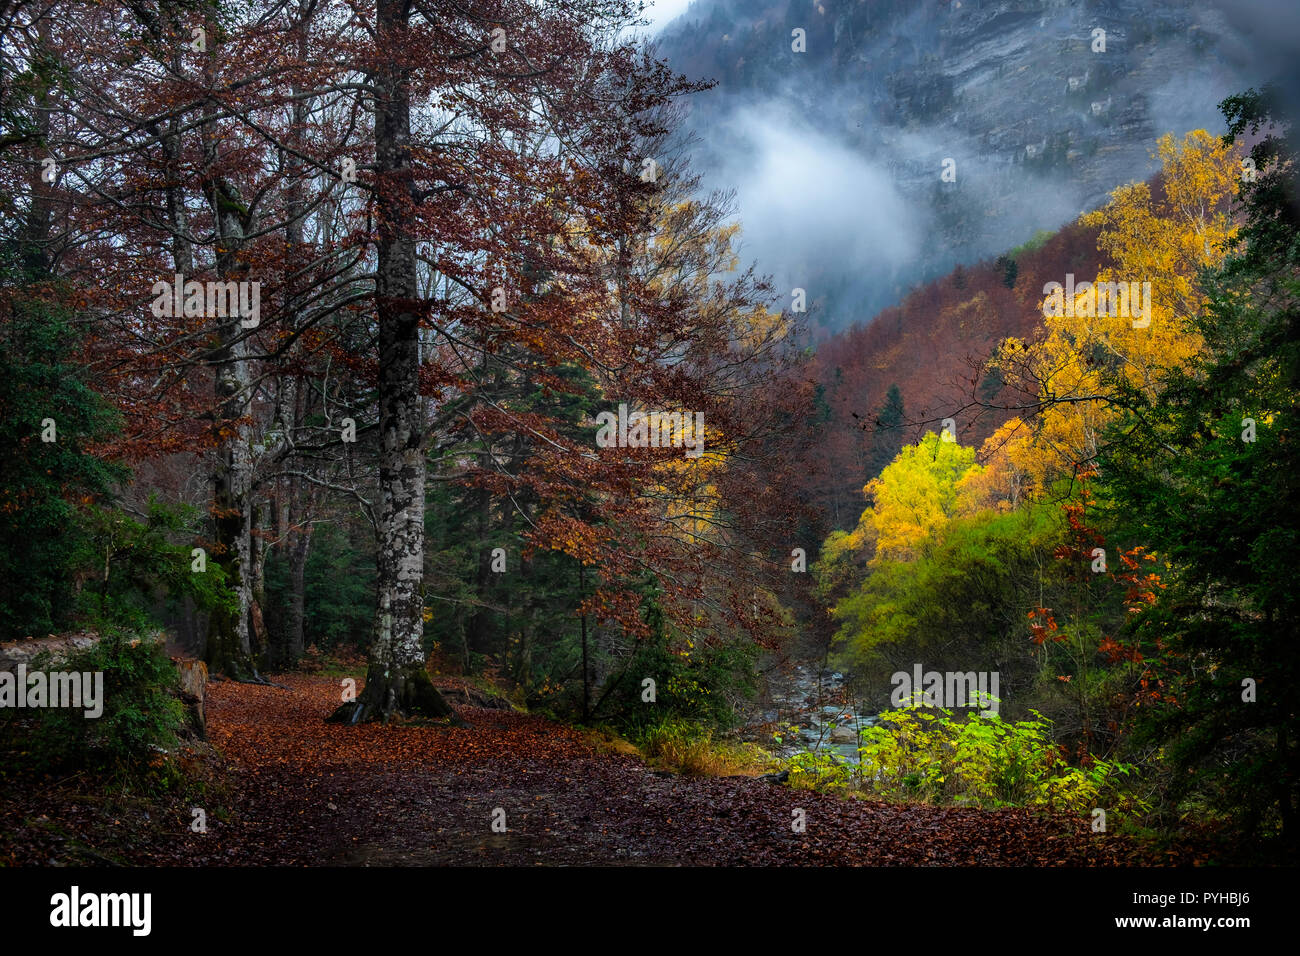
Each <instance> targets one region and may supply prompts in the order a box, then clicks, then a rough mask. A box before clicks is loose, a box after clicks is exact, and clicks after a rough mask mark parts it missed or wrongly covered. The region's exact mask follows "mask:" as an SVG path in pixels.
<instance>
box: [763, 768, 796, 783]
mask: <svg viewBox="0 0 1300 956" xmlns="http://www.w3.org/2000/svg"><path fill="white" fill-rule="evenodd" d="M758 779H759V780H763V781H765V782H767V783H785V782H786V781H787V780H789V779H790V771H789V770H782V771H781V772H780V773H765V774H763V775H762V776H761V777H759V778H758Z"/></svg>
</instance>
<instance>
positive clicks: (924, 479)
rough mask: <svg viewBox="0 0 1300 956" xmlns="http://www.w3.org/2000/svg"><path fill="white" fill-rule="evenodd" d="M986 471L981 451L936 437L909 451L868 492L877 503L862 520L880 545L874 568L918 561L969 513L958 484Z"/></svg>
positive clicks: (865, 535) (919, 443)
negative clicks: (891, 562)
mask: <svg viewBox="0 0 1300 956" xmlns="http://www.w3.org/2000/svg"><path fill="white" fill-rule="evenodd" d="M981 470H982V469H981V466H979V465H977V464H976V463H975V449H973V448H969V447H965V446H963V445H959V444H957V443H956V442H953V441H945V440H943V439H942V438H941V437H940V436H938V435H936V434H934V433H933V432H928V433H927V434H926V435H925V437H924V438H922V439H921V441H920V442H918V443H917V444H915V445H908V446H906V447H904V448H903V450H902V451H900V452H899V453H898V457H897V458H895V459H894V460H893V462H891V463H890V464H889V465H888V466H886V468H885V470H884V471H882V472H881V473H880V477H879V478H876V479H874V480H872V481H871V482H869V483H868V484H867V486H866V488H865V489H863V490H864V492H865V493H866V495H867V497H868V498H869V499H870V501H871V506H870V507H869V508H868V509H867V510H866V511H865V512H864V513H863V516H862V521H863V522H868V523H869V524H870V526H871V531H865V530H864V531H863V536H864V537H870V536H872V535H873V533H874V538H875V542H876V553H875V556H874V557H873V558H872V563H878V562H880V561H885V560H904V561H906V560H912V559H914V558H916V557H917V556H918V554H919V553H920V551H921V549H922V548H923V547H924V545H925V544H926V543H927V542H929V541H934V540H936V539H937V538H938V536H939V533H940V532H941V531H942V530H943V527H944V526H945V525H946V524H947V523H948V522H949V521H951V520H952V519H953V518H954V517H956V516H957V515H958V514H962V513H965V512H964V506H965V505H966V504H967V502H966V501H965V500H963V497H962V496H961V495H960V494H959V493H958V484H959V483H960V482H961V480H962V479H963V478H964V477H966V476H967V475H968V474H970V473H972V472H979V471H981Z"/></svg>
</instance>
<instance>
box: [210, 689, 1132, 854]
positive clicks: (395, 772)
mask: <svg viewBox="0 0 1300 956" xmlns="http://www.w3.org/2000/svg"><path fill="white" fill-rule="evenodd" d="M277 679H278V680H280V681H282V682H283V683H285V684H287V685H288V686H289V688H290V689H289V690H287V691H286V690H278V689H276V688H271V687H257V686H251V685H236V684H230V683H223V684H215V685H213V686H212V688H211V697H210V702H209V730H210V736H211V740H212V743H213V744H215V745H216V746H217V747H218V748H220V749H221V750H222V751H223V752H224V753H225V754H226V756H227V757H228V758H230V760H231V761H232V762H233V764H234V766H235V767H236V768H237V779H238V784H237V787H236V792H235V794H234V799H235V805H236V811H235V813H234V815H233V816H232V817H231V819H229V820H227V821H220V820H210V821H209V832H208V833H207V834H195V835H192V836H188V837H187V844H188V847H187V850H188V852H187V855H191V856H193V857H195V859H194V862H204V861H206V862H209V863H227V864H280V865H284V864H288V865H300V864H317V865H319V864H326V865H331V864H332V865H338V864H353V865H403V864H408V865H440V864H450V865H537V864H548V865H575V864H577V865H582V864H587V865H590V864H643V865H665V864H666V865H671V864H706V865H735V864H806V865H833V864H865V865H890V864H900V865H918V864H920V865H927V864H928V865H952V864H959V865H960V864H979V865H990V864H993V865H996V864H1009V865H1025V864H1028V865H1044V864H1072V865H1081V864H1083V865H1087V864H1093V865H1096V864H1108V863H1121V862H1130V861H1131V862H1137V861H1138V860H1139V857H1137V856H1136V855H1135V853H1136V851H1135V849H1134V848H1133V847H1131V846H1130V845H1129V844H1127V843H1126V842H1125V841H1123V840H1121V839H1119V838H1116V837H1113V836H1107V835H1096V834H1092V833H1091V832H1090V830H1089V827H1088V826H1087V824H1086V822H1084V821H1082V820H1070V819H1063V818H1054V819H1053V818H1045V817H1041V816H1037V815H1034V814H1031V813H1029V812H1027V811H1020V810H1012V811H998V812H987V811H981V810H966V809H943V808H936V807H926V806H894V805H890V804H884V803H875V802H869V801H864V800H846V799H841V798H837V797H831V796H819V795H816V794H812V793H809V792H807V791H794V790H790V789H788V788H786V787H781V786H775V785H772V784H769V783H766V782H763V781H760V780H757V779H751V778H723V779H716V778H692V777H679V776H675V775H664V774H663V773H655V772H653V771H651V770H650V769H648V768H647V767H646V766H645V765H644V764H643V763H642V762H641V761H640V760H639V759H637V758H635V757H630V756H624V755H619V754H613V753H608V752H604V751H602V750H599V749H597V748H596V747H594V746H593V745H591V744H589V743H588V742H587V741H586V740H585V739H584V737H583V736H582V735H581V734H580V733H579V732H577V731H574V730H571V729H569V728H566V727H562V726H558V725H556V724H553V723H550V722H548V721H546V720H543V719H541V718H538V717H528V716H521V715H518V714H513V713H507V712H502V711H490V710H482V709H476V708H465V709H464V710H463V713H464V716H465V717H466V719H467V720H468V721H469V722H470V726H469V727H468V728H447V729H444V728H439V727H388V728H384V727H381V726H374V725H371V726H363V727H354V728H342V727H339V726H336V725H327V724H325V723H323V722H322V718H323V717H324V716H325V715H326V714H328V713H329V712H330V711H331V710H332V709H333V707H334V706H335V705H336V704H337V702H338V700H339V684H338V682H337V681H334V680H330V679H323V678H303V677H284V678H277ZM496 808H501V810H503V811H504V812H505V823H506V826H507V832H505V833H494V832H493V830H492V817H493V812H494V810H495V809H496ZM796 809H801V810H803V811H804V815H805V819H806V829H805V831H804V832H802V833H797V832H795V831H794V828H793V827H792V825H791V824H792V820H794V818H795V814H794V811H795V810H796Z"/></svg>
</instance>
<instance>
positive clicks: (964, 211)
mask: <svg viewBox="0 0 1300 956" xmlns="http://www.w3.org/2000/svg"><path fill="white" fill-rule="evenodd" d="M796 29H802V30H803V31H804V43H805V45H806V52H803V53H796V52H794V51H793V50H792V44H794V43H795V42H796V39H795V38H792V31H794V30H796ZM1097 30H1103V31H1105V34H1104V50H1102V49H1100V47H1101V44H1100V43H1099V42H1098V40H1099V39H1100V34H1096V33H1095V32H1094V31H1097ZM1239 40H1240V38H1239V37H1235V36H1233V35H1232V33H1231V30H1230V28H1229V26H1228V24H1227V21H1226V20H1225V18H1224V16H1223V15H1222V13H1221V12H1220V11H1219V10H1217V9H1216V8H1215V7H1214V6H1212V5H1211V4H1208V3H1205V2H1203V0H1202V2H1188V0H1097V2H1065V0H960V2H958V0H944V2H940V0H701V2H697V3H696V4H694V5H693V6H692V7H691V8H690V9H689V10H688V11H687V13H686V14H684V15H683V16H682V17H681V18H680V19H679V20H677V21H675V22H674V23H672V24H670V25H669V26H668V27H667V28H666V29H665V31H664V32H663V34H662V35H661V37H660V46H661V52H662V53H663V54H664V55H665V56H666V57H667V58H668V59H669V61H670V62H671V63H672V64H673V66H674V67H676V68H677V69H679V70H681V71H682V72H685V73H686V74H688V75H690V76H693V77H708V78H713V79H716V80H717V81H718V86H717V87H716V88H715V89H714V90H712V91H710V92H709V93H706V94H702V95H700V96H699V97H696V98H695V99H694V101H693V102H692V105H691V114H692V119H691V124H692V126H693V127H694V129H695V130H696V131H697V133H699V134H700V136H701V144H700V147H699V149H698V150H697V162H698V163H699V164H701V165H702V167H703V168H704V169H705V170H706V171H709V170H713V171H717V172H719V173H722V174H724V175H720V176H719V177H718V179H719V180H720V181H722V180H725V179H726V178H727V176H728V175H730V176H731V177H733V178H734V177H735V176H736V175H737V170H743V164H744V161H745V156H744V152H745V150H746V143H745V142H744V141H743V132H740V131H738V126H742V125H743V124H736V123H733V122H729V118H733V119H734V117H736V116H737V115H739V114H742V113H743V114H744V115H746V116H752V115H753V114H754V113H757V112H765V113H766V114H767V115H769V116H771V117H772V122H773V123H774V124H775V125H776V126H777V128H780V127H781V125H782V124H787V125H789V127H790V130H791V135H792V136H794V135H799V131H800V130H808V129H811V130H814V131H817V132H818V133H820V134H822V135H824V136H826V137H827V138H828V139H830V140H832V141H834V142H835V143H837V144H841V145H843V146H844V147H845V148H847V149H848V150H850V151H852V153H853V154H856V155H858V156H860V157H862V158H863V160H864V161H865V162H868V163H870V164H871V165H872V167H873V168H877V169H879V170H880V171H881V172H882V174H883V176H884V177H885V179H886V180H887V181H888V182H889V183H890V184H891V186H892V188H893V189H894V190H896V191H897V193H898V195H899V196H900V197H901V198H902V200H903V202H904V203H905V204H906V207H907V209H908V210H909V212H910V215H911V216H912V217H913V218H914V220H915V225H916V226H917V227H918V230H919V231H920V232H921V233H922V234H923V236H924V241H923V242H921V243H919V244H918V248H917V250H916V255H915V256H913V257H912V259H911V262H910V264H909V265H906V266H903V267H901V268H900V267H897V266H895V268H893V269H892V270H891V271H890V272H889V274H888V276H885V275H884V274H883V273H882V274H880V275H877V276H876V277H875V281H874V282H872V283H870V284H869V287H863V286H861V285H846V286H845V287H844V293H845V294H842V295H840V296H839V301H838V302H836V301H835V299H836V296H835V295H834V294H831V295H830V297H829V299H828V300H827V301H826V302H825V303H824V304H825V305H826V306H827V307H828V308H833V310H834V311H837V312H838V313H840V314H839V315H837V316H835V317H833V319H834V321H833V322H832V323H831V324H835V325H841V324H843V323H844V322H845V321H852V320H853V319H861V318H866V317H868V315H866V314H862V313H863V311H864V310H865V309H867V308H870V309H871V310H872V311H874V308H879V307H880V306H882V305H884V304H887V303H888V302H889V301H892V300H894V299H895V298H896V296H897V292H898V290H899V289H900V288H903V289H905V288H906V287H907V286H908V285H910V284H911V283H913V282H916V281H918V280H921V279H924V278H928V277H931V276H934V275H938V274H940V273H941V272H942V271H946V270H947V269H948V268H951V266H952V265H954V264H955V263H958V262H971V261H974V260H977V259H980V258H984V257H987V256H991V255H996V254H998V253H1000V252H1003V251H1005V250H1006V249H1008V248H1010V247H1012V246H1015V245H1017V244H1018V243H1021V242H1023V241H1025V240H1026V239H1028V238H1029V237H1030V236H1031V235H1032V234H1033V233H1034V232H1035V231H1036V230H1038V229H1053V228H1055V227H1057V226H1059V225H1061V224H1062V223H1063V222H1066V221H1068V220H1070V219H1072V218H1073V217H1074V216H1077V215H1078V214H1079V212H1081V211H1082V210H1085V209H1090V208H1093V207H1095V206H1096V205H1098V204H1100V203H1101V202H1103V201H1104V199H1105V197H1106V196H1107V194H1108V193H1109V192H1110V191H1111V190H1112V189H1114V188H1115V187H1116V186H1118V185H1120V184H1122V183H1125V182H1129V181H1132V180H1137V179H1145V178H1146V177H1147V176H1149V175H1150V174H1151V173H1152V172H1153V171H1154V169H1155V164H1154V163H1153V162H1152V160H1151V152H1152V150H1153V149H1154V144H1155V140H1156V139H1157V138H1158V137H1159V136H1160V135H1162V134H1164V133H1166V132H1173V133H1175V134H1176V135H1181V134H1183V133H1184V132H1186V131H1187V130H1189V129H1193V128H1196V127H1205V128H1208V129H1210V130H1211V131H1214V132H1219V131H1221V127H1222V123H1221V120H1220V117H1219V116H1218V113H1217V111H1216V108H1215V107H1216V104H1217V103H1218V101H1219V100H1221V99H1222V98H1223V97H1225V96H1227V95H1229V94H1231V93H1233V92H1237V91H1239V90H1240V89H1243V88H1245V87H1247V86H1250V85H1253V84H1258V83H1260V82H1262V81H1263V80H1265V79H1267V77H1264V76H1254V75H1251V66H1250V64H1245V65H1240V64H1235V63H1233V62H1230V60H1229V59H1228V51H1229V50H1230V49H1233V48H1235V47H1239V46H1240V43H1239ZM1094 46H1095V47H1098V49H1096V50H1094ZM945 159H951V160H953V161H954V164H955V174H956V181H955V182H945V181H943V180H942V179H941V173H942V169H943V164H944V160H945ZM741 200H742V202H741V206H742V208H741V212H742V215H744V214H745V213H746V206H750V207H752V206H753V204H754V203H755V202H756V201H758V199H757V198H756V197H747V196H745V195H744V194H743V188H742V196H741ZM824 265H825V267H826V268H827V269H828V270H830V271H834V270H835V269H840V270H843V269H845V268H847V267H848V264H847V263H843V264H832V263H825V264H824ZM760 266H761V267H762V268H763V269H765V270H768V271H775V272H777V273H778V275H779V273H780V272H781V269H782V266H781V264H780V263H776V262H760ZM886 278H888V279H889V280H891V281H888V282H885V281H883V280H884V279H886ZM827 280H828V281H827V283H826V285H827V288H832V289H833V288H834V287H835V285H836V283H835V281H834V278H833V277H831V276H827ZM849 292H852V294H851V295H849V294H848V293H849ZM849 313H852V314H849ZM828 318H831V317H828Z"/></svg>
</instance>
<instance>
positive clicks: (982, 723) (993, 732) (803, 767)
mask: <svg viewBox="0 0 1300 956" xmlns="http://www.w3.org/2000/svg"><path fill="white" fill-rule="evenodd" d="M1032 713H1033V715H1034V719H1031V720H1022V721H1017V722H1015V723H1008V722H1006V721H1003V720H1002V719H1001V718H1000V717H998V716H997V715H992V716H989V717H983V716H976V715H972V716H968V717H965V718H962V719H954V717H953V715H952V714H951V712H949V711H946V710H936V709H928V708H906V709H902V710H895V711H891V712H889V713H888V714H885V715H884V716H883V717H881V719H880V723H879V724H877V725H876V726H874V727H870V728H868V729H867V730H865V731H863V734H862V741H863V743H862V746H861V747H860V748H859V754H860V756H861V762H860V763H859V764H857V765H850V764H847V763H843V762H837V761H836V760H835V759H834V758H833V757H831V756H829V755H826V754H821V753H808V752H805V753H800V754H795V755H793V756H792V757H791V758H789V760H788V761H787V766H788V769H789V770H790V777H791V783H793V784H795V785H796V786H800V785H802V786H816V787H818V788H827V789H835V788H840V787H856V788H859V789H862V790H864V791H867V792H870V793H872V794H875V795H877V796H881V797H884V798H886V799H892V800H916V801H923V802H933V803H953V804H959V805H967V806H979V807H986V808H997V807H1045V808H1048V809H1052V810H1060V811H1064V812H1068V813H1086V812H1088V811H1090V810H1092V809H1093V808H1095V807H1099V806H1104V807H1107V808H1110V809H1121V810H1125V809H1144V808H1143V807H1142V804H1141V801H1140V800H1138V799H1137V798H1135V797H1133V796H1131V795H1128V794H1125V793H1124V792H1122V791H1121V790H1120V789H1119V784H1120V783H1121V782H1122V778H1124V777H1127V776H1128V775H1129V774H1131V773H1132V772H1133V768H1132V767H1131V766H1129V765H1127V764H1122V763H1115V762H1111V761H1106V760H1101V759H1098V758H1091V759H1089V760H1088V761H1087V763H1086V766H1082V767H1079V766H1073V765H1071V764H1069V763H1068V762H1067V761H1066V759H1065V755H1064V753H1063V751H1062V748H1061V747H1060V745H1059V744H1057V743H1055V742H1054V741H1053V740H1052V739H1051V736H1050V722H1049V721H1047V720H1046V719H1044V718H1043V717H1042V715H1041V714H1039V713H1038V712H1037V711H1032Z"/></svg>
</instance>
